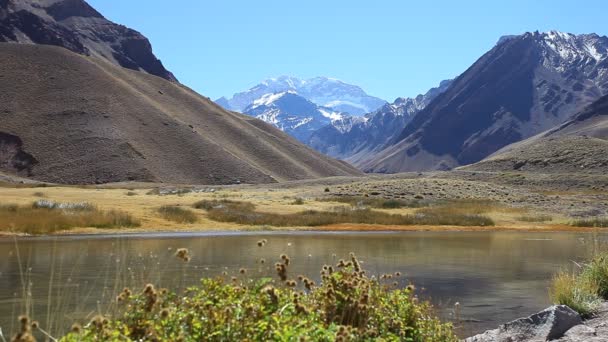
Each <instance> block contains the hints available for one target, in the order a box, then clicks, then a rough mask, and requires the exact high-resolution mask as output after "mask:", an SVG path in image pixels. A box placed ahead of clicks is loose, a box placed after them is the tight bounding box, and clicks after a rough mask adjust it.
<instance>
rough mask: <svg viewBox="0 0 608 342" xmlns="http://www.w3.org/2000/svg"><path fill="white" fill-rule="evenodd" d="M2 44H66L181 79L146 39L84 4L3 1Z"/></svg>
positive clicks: (62, 0) (65, 0)
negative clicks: (172, 71)
mask: <svg viewBox="0 0 608 342" xmlns="http://www.w3.org/2000/svg"><path fill="white" fill-rule="evenodd" d="M0 42H8V43H20V44H46V45H55V46H61V47H63V48H66V49H68V50H71V51H72V52H76V53H79V54H82V55H87V56H96V57H98V58H103V59H106V60H108V61H110V62H111V63H114V64H116V65H119V66H122V67H125V68H128V69H132V70H139V71H144V72H147V73H149V74H152V75H156V76H159V77H162V78H164V79H167V80H170V81H177V79H176V78H175V76H174V75H173V74H172V73H171V72H170V71H168V70H167V69H166V68H165V67H164V65H163V64H162V62H161V61H160V60H159V59H158V58H157V57H156V56H155V55H154V53H153V51H152V45H151V44H150V41H149V40H148V39H147V38H146V37H144V36H143V35H142V34H141V33H139V32H137V31H135V30H133V29H130V28H128V27H126V26H124V25H119V24H115V23H113V22H111V21H109V20H107V19H106V18H105V17H104V16H103V15H102V14H101V13H99V12H98V11H97V10H95V9H94V8H93V7H92V6H90V5H89V4H88V3H87V2H86V1H84V0H3V1H0Z"/></svg>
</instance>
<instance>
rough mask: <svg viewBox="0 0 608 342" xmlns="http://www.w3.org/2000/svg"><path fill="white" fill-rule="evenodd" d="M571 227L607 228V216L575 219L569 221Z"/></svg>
mask: <svg viewBox="0 0 608 342" xmlns="http://www.w3.org/2000/svg"><path fill="white" fill-rule="evenodd" d="M570 225H571V226H573V227H593V228H608V217H594V218H589V219H580V220H575V221H572V222H571V223H570Z"/></svg>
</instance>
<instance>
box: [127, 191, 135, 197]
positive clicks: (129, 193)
mask: <svg viewBox="0 0 608 342" xmlns="http://www.w3.org/2000/svg"><path fill="white" fill-rule="evenodd" d="M126 195H127V196H137V192H135V191H127V193H126Z"/></svg>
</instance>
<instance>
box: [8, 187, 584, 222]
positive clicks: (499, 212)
mask: <svg viewBox="0 0 608 342" xmlns="http://www.w3.org/2000/svg"><path fill="white" fill-rule="evenodd" d="M155 186H157V185H154V184H142V185H141V186H137V187H136V189H137V190H136V192H137V194H138V195H136V196H131V194H129V192H130V191H132V190H131V189H133V188H134V187H133V185H131V184H114V185H111V186H103V187H96V186H87V187H72V186H52V187H51V186H49V187H46V188H44V189H40V191H41V192H43V193H44V196H45V197H44V199H48V200H54V201H60V202H89V203H91V204H92V205H94V206H95V207H96V208H98V209H99V210H104V211H110V210H116V209H119V210H120V211H122V212H125V213H128V214H130V215H131V216H132V217H133V218H135V219H137V220H138V221H140V222H141V227H139V228H121V231H122V232H143V231H184V230H185V231H209V230H249V229H256V230H257V229H298V228H307V226H305V225H303V224H301V225H295V226H294V225H290V226H276V227H270V226H265V225H243V224H239V223H235V222H219V221H215V220H213V219H211V218H210V217H208V215H207V213H206V212H205V211H203V210H201V211H198V212H197V216H198V221H197V222H195V223H179V222H175V221H171V220H167V219H166V218H164V217H163V216H161V215H159V213H158V208H159V207H162V206H179V207H183V208H186V207H192V206H193V205H194V204H195V203H197V202H200V201H201V200H204V201H216V203H217V204H219V205H221V204H222V203H223V202H224V201H233V202H234V201H238V202H244V203H248V204H247V205H248V206H252V205H254V204H255V211H256V212H258V213H269V214H277V215H279V214H280V215H288V214H298V213H301V212H303V211H317V212H328V211H335V208H336V207H338V206H341V207H343V208H350V207H351V205H349V204H345V203H342V202H333V201H317V200H314V198H320V197H322V196H323V194H324V188H325V186H322V185H304V186H298V187H290V188H286V189H269V188H266V187H263V186H255V187H250V186H239V187H220V188H216V189H215V190H216V191H215V192H201V193H196V192H186V193H181V194H180V195H166V196H161V195H156V194H151V195H147V193H150V191H151V189H154V187H155ZM36 192H39V191H38V190H32V188H31V187H23V188H21V187H13V188H10V187H5V188H2V191H0V203H15V204H18V205H20V206H28V205H31V203H32V202H34V201H36V200H40V199H41V198H40V197H37V196H36V195H35V193H36ZM152 193H155V192H152ZM296 198H303V199H305V200H304V202H303V203H302V204H299V205H294V199H296ZM389 204H390V203H389ZM391 206H392V205H388V207H389V208H388V209H386V208H378V209H376V208H374V211H375V212H376V211H377V212H383V213H385V214H391V215H392V214H399V215H402V216H407V215H416V214H417V213H419V211H420V210H431V211H430V212H429V211H427V212H426V213H427V214H428V213H431V214H448V215H452V214H458V215H462V214H464V215H475V214H478V215H483V216H487V217H489V218H490V219H492V220H493V221H494V222H495V224H496V226H495V227H485V228H484V227H482V229H490V230H492V229H517V230H541V229H542V230H551V229H554V230H580V229H586V228H577V227H571V226H569V225H568V223H569V221H568V220H566V219H562V218H560V217H559V216H554V220H553V221H551V222H521V221H519V220H517V217H519V216H522V215H524V214H526V210H525V209H514V208H509V207H504V206H500V205H498V204H497V203H485V202H482V201H456V202H453V201H452V202H443V203H435V204H433V205H432V206H430V207H423V208H409V207H400V208H390V207H391ZM381 207H386V206H381ZM479 213H481V214H479ZM422 214H425V212H422ZM562 221H563V222H562ZM440 223H445V222H439V221H437V224H440ZM329 226H337V225H331V224H330V225H327V227H329ZM339 226H340V228H339V229H343V228H344V227H345V226H347V227H350V228H348V229H352V230H358V229H362V228H361V227H362V225H353V224H342V225H339ZM363 226H365V229H366V230H368V229H372V230H387V229H417V230H429V229H432V230H435V229H438V230H443V229H444V228H442V227H441V226H429V225H425V226H400V225H379V224H378V225H374V224H373V223H372V224H365V225H363ZM281 227H283V228H281ZM308 227H309V226H308ZM465 228H466V227H464V226H459V228H451V229H458V230H460V229H465ZM308 229H310V228H308ZM448 229H450V228H448ZM8 231H9V230H8V229H6V228H0V234H2V233H4V234H6V233H7V232H8ZM113 231H115V230H113V229H103V228H101V229H100V228H92V227H87V226H82V227H74V228H72V229H71V230H69V233H105V232H113Z"/></svg>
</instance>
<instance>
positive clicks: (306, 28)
mask: <svg viewBox="0 0 608 342" xmlns="http://www.w3.org/2000/svg"><path fill="white" fill-rule="evenodd" d="M89 3H90V4H91V5H93V6H94V7H95V8H97V9H98V10H99V11H100V12H101V13H102V14H104V15H105V16H106V17H107V18H109V19H110V20H113V21H115V22H118V23H121V24H124V25H127V26H129V27H131V28H134V29H136V30H138V31H140V32H142V33H143V34H144V35H146V36H147V37H148V38H150V40H151V42H152V46H153V48H154V52H155V53H156V55H157V56H158V57H159V58H160V59H161V60H162V61H163V63H164V64H165V66H166V67H167V68H168V69H169V70H171V71H173V72H174V73H175V74H176V76H177V77H178V78H179V80H180V81H181V82H182V83H184V84H186V85H188V86H190V87H191V88H193V89H195V90H197V91H198V92H200V93H201V94H203V95H206V96H209V97H211V98H213V99H215V98H217V97H219V96H222V95H232V94H233V93H234V92H237V91H242V90H246V89H248V88H250V87H252V86H254V85H255V84H257V83H258V82H259V81H261V80H263V79H265V78H268V77H273V76H279V75H283V74H287V75H293V76H298V77H314V76H328V77H335V78H339V79H341V80H343V81H346V82H349V83H353V84H357V85H360V86H361V87H363V89H365V90H366V91H367V92H368V93H370V94H371V95H375V96H379V97H382V98H384V99H386V100H389V101H392V100H393V99H394V98H396V97H398V96H413V95H416V94H418V93H421V92H425V91H426V90H427V89H429V88H430V87H433V86H435V85H437V84H438V83H439V81H441V80H443V79H446V78H452V77H455V76H457V75H459V74H460V73H461V72H463V71H464V70H465V69H466V68H467V67H468V66H470V65H471V64H472V63H473V62H474V61H475V60H476V59H477V58H478V57H480V56H481V55H482V54H483V53H484V52H486V51H487V50H488V49H490V48H491V47H492V46H493V45H494V44H495V43H496V41H497V40H498V38H499V37H500V36H502V35H506V34H519V33H523V32H526V31H535V30H539V31H548V30H551V29H557V30H560V31H565V32H572V33H588V32H596V33H598V34H601V35H605V34H608V22H607V21H606V13H608V2H607V1H606V0H586V1H572V0H508V1H507V0H501V1H494V0H444V1H431V0H416V1H410V0H371V1H370V0H306V1H297V0H282V1H278V0H276V1H275V0H272V1H270V0H257V1H254V0H240V1H234V0H212V1H209V0H162V1H161V0H89Z"/></svg>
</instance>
